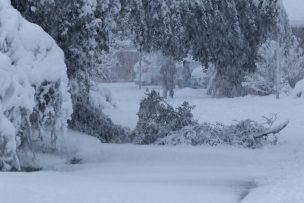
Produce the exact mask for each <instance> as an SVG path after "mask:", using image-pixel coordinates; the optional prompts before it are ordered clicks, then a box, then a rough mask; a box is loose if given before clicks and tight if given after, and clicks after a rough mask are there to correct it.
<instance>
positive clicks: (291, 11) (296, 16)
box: [283, 0, 304, 21]
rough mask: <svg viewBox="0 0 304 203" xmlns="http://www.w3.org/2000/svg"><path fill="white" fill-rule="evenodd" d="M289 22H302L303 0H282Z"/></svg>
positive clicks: (303, 18) (303, 17)
mask: <svg viewBox="0 0 304 203" xmlns="http://www.w3.org/2000/svg"><path fill="white" fill-rule="evenodd" d="M283 3H284V5H285V7H286V10H287V13H288V16H289V19H290V20H291V21H304V0H283Z"/></svg>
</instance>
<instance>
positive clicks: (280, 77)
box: [242, 40, 289, 95]
mask: <svg viewBox="0 0 304 203" xmlns="http://www.w3.org/2000/svg"><path fill="white" fill-rule="evenodd" d="M259 56H260V59H259V61H258V62H257V64H256V66H257V70H256V72H254V73H252V74H248V75H246V76H245V81H244V82H243V84H242V85H243V86H244V87H245V88H246V89H247V91H248V92H249V93H251V94H257V95H269V94H274V93H276V91H279V92H283V91H284V90H285V91H286V90H288V89H289V83H288V78H287V75H286V74H285V73H284V71H285V70H286V62H285V60H286V57H285V50H284V47H283V46H282V45H281V44H280V43H279V42H276V41H273V40H268V41H266V42H265V43H264V44H263V45H262V46H261V47H260V49H259Z"/></svg>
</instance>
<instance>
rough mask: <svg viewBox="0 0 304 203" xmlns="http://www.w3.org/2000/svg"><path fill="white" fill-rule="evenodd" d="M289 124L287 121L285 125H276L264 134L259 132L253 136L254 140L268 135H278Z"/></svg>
mask: <svg viewBox="0 0 304 203" xmlns="http://www.w3.org/2000/svg"><path fill="white" fill-rule="evenodd" d="M288 124H289V121H286V122H285V123H283V124H281V125H278V126H276V127H274V128H269V129H267V130H266V131H264V132H261V133H258V134H256V135H254V139H258V138H262V137H264V136H268V135H271V134H278V133H280V132H281V131H282V130H283V129H284V128H286V127H287V125H288Z"/></svg>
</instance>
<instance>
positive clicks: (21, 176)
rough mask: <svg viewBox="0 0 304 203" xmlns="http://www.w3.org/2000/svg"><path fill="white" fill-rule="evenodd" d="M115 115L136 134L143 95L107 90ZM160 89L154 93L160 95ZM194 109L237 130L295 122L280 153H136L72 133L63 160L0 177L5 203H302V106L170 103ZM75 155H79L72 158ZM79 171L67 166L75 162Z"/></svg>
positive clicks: (200, 98)
mask: <svg viewBox="0 0 304 203" xmlns="http://www.w3.org/2000/svg"><path fill="white" fill-rule="evenodd" d="M105 87H107V88H109V89H110V90H111V91H112V93H113V97H114V98H115V100H116V103H117V108H112V109H107V110H106V113H107V114H109V115H110V117H111V118H112V119H113V120H114V122H115V123H117V124H121V125H126V126H129V127H130V128H133V127H134V126H135V125H136V119H137V117H136V112H137V111H138V105H139V101H140V99H141V98H142V97H143V95H144V89H143V90H138V87H137V86H136V85H134V84H131V83H125V84H121V83H120V84H119V83H118V84H105ZM155 88H156V89H158V88H157V87H155ZM184 100H188V101H189V102H190V103H191V104H193V105H196V109H195V111H194V114H195V116H196V118H197V119H199V121H207V122H216V121H220V122H223V123H227V124H228V123H233V122H234V120H241V119H246V118H251V119H257V120H260V121H263V120H262V118H261V116H263V115H265V116H268V115H269V114H271V113H278V117H279V120H278V122H281V121H285V120H290V122H291V123H290V125H289V126H288V127H287V128H286V129H285V130H284V131H283V132H282V133H281V135H280V142H279V144H278V145H277V146H268V147H265V148H263V149H258V150H248V149H242V148H237V147H208V146H198V147H189V146H188V147H186V146H177V147H172V146H138V145H131V144H125V145H113V144H100V143H99V142H98V140H96V139H95V138H92V137H89V136H86V135H82V134H79V133H76V132H72V131H70V132H69V133H68V136H67V138H66V141H67V145H68V146H69V147H68V148H69V149H71V152H70V154H68V155H67V156H66V157H63V158H62V157H61V158H59V157H58V156H56V155H54V156H50V155H44V154H38V155H37V157H38V160H37V162H38V163H37V164H38V165H39V164H41V165H44V166H45V170H44V171H40V172H35V173H0V180H1V181H0V195H1V201H0V202H5V203H15V202H22V203H55V202H56V203H67V202H73V203H156V202H157V203H202V202H206V203H230V202H231V203H236V202H242V203H257V202H258V203H261V202H265V203H302V202H304V195H303V192H302V190H303V189H304V170H303V169H304V158H303V157H304V148H303V144H304V138H303V137H302V134H303V132H304V115H303V112H304V110H303V109H304V100H303V99H294V98H290V97H283V98H282V99H280V100H276V99H275V98H274V97H272V96H269V97H244V98H234V99H214V98H209V97H208V96H206V94H205V92H204V91H203V90H191V89H183V90H177V91H176V98H175V99H173V100H169V102H170V103H172V104H174V105H177V104H179V103H181V102H182V101H184ZM73 149H74V150H73ZM74 156H75V157H79V158H82V160H83V161H82V164H78V165H67V164H65V163H66V162H67V161H68V160H69V159H71V158H72V157H74Z"/></svg>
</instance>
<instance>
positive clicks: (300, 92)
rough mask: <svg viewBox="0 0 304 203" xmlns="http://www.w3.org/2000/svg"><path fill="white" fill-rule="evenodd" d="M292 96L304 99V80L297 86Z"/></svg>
mask: <svg viewBox="0 0 304 203" xmlns="http://www.w3.org/2000/svg"><path fill="white" fill-rule="evenodd" d="M292 96H293V97H295V98H304V79H303V80H301V81H299V82H298V83H297V84H296V86H295V88H294V90H293V93H292Z"/></svg>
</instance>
